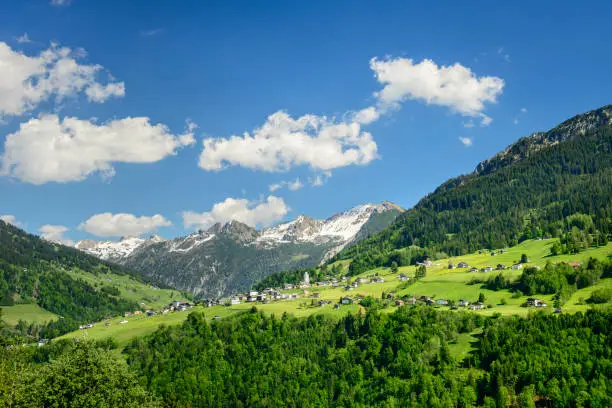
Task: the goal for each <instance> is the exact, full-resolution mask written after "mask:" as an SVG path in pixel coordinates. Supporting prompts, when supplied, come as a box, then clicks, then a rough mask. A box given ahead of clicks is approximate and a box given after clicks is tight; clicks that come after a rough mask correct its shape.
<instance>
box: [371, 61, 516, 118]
mask: <svg viewBox="0 0 612 408" xmlns="http://www.w3.org/2000/svg"><path fill="white" fill-rule="evenodd" d="M370 68H371V69H372V70H373V71H374V73H375V77H376V79H377V80H378V81H379V82H380V83H381V84H383V85H384V88H383V89H382V90H381V91H379V92H376V93H375V96H376V97H377V99H378V101H379V105H380V106H379V109H382V110H383V111H385V110H387V109H389V108H398V107H399V104H400V103H401V102H402V101H404V100H406V99H414V100H421V101H424V102H425V103H427V104H428V105H440V106H446V107H448V108H450V109H451V110H452V111H454V112H457V113H459V114H461V115H463V116H470V117H480V118H482V119H483V121H485V122H488V123H490V120H491V119H490V118H489V117H488V116H486V115H484V114H483V111H484V109H485V103H495V102H496V101H497V97H498V96H499V95H500V94H501V93H502V89H503V87H504V81H503V79H501V78H498V77H494V76H482V77H477V76H476V75H474V73H473V72H472V71H471V70H470V69H469V68H467V67H464V66H463V65H461V64H459V63H455V64H454V65H451V66H438V65H437V64H436V63H435V62H434V61H432V60H429V59H425V60H423V61H421V62H419V63H414V62H413V60H411V59H408V58H395V59H385V60H379V59H377V58H373V59H372V60H371V61H370Z"/></svg>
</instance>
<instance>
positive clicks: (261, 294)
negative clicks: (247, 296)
mask: <svg viewBox="0 0 612 408" xmlns="http://www.w3.org/2000/svg"><path fill="white" fill-rule="evenodd" d="M256 299H257V301H258V302H263V301H264V300H266V294H265V293H260V294H259V295H257V298H256Z"/></svg>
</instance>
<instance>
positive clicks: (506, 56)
mask: <svg viewBox="0 0 612 408" xmlns="http://www.w3.org/2000/svg"><path fill="white" fill-rule="evenodd" d="M497 53H498V54H499V55H500V56H501V57H502V59H503V60H504V61H506V62H512V61H511V60H510V54H508V53H507V52H504V48H503V47H500V48H498V49H497Z"/></svg>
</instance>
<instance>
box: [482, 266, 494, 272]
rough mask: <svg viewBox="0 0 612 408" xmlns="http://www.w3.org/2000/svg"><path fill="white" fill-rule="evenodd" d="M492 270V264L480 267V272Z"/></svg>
mask: <svg viewBox="0 0 612 408" xmlns="http://www.w3.org/2000/svg"><path fill="white" fill-rule="evenodd" d="M492 270H493V267H492V266H485V267H484V268H480V272H491V271H492Z"/></svg>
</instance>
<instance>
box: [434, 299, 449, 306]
mask: <svg viewBox="0 0 612 408" xmlns="http://www.w3.org/2000/svg"><path fill="white" fill-rule="evenodd" d="M436 305H438V306H447V305H448V300H446V299H438V300H436Z"/></svg>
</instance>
